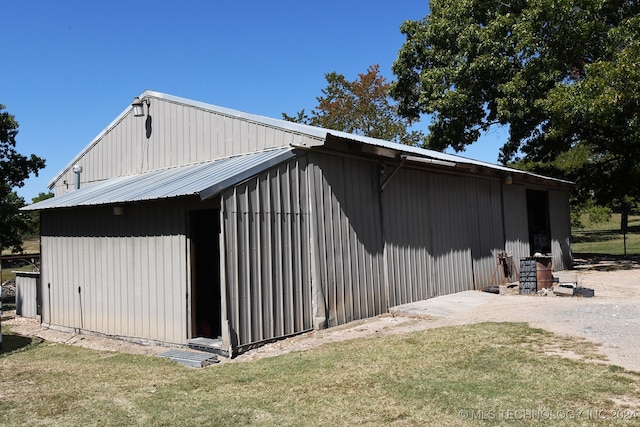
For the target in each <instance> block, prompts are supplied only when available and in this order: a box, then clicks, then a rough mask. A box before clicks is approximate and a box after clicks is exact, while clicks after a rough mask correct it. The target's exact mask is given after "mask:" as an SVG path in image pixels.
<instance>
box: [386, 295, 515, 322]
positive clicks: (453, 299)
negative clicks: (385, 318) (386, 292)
mask: <svg viewBox="0 0 640 427" xmlns="http://www.w3.org/2000/svg"><path fill="white" fill-rule="evenodd" d="M499 298H501V296H500V295H496V294H492V293H489V292H482V291H464V292H459V293H457V294H451V295H443V296H439V297H434V298H429V299H426V300H423V301H418V302H412V303H410V304H403V305H398V306H395V307H391V308H390V309H389V311H390V312H391V313H395V314H402V315H405V316H433V317H451V316H453V315H455V314H456V313H458V312H462V311H473V310H475V309H476V308H478V307H481V306H483V305H486V304H491V303H492V302H494V301H496V300H497V299H499ZM502 298H504V296H502Z"/></svg>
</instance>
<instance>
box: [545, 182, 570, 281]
mask: <svg viewBox="0 0 640 427" xmlns="http://www.w3.org/2000/svg"><path fill="white" fill-rule="evenodd" d="M570 217H571V216H570V213H569V194H568V191H566V190H565V191H561V190H549V222H550V226H551V255H552V257H553V259H552V262H553V269H554V270H555V271H558V270H565V269H569V268H572V267H573V256H572V253H571V221H570Z"/></svg>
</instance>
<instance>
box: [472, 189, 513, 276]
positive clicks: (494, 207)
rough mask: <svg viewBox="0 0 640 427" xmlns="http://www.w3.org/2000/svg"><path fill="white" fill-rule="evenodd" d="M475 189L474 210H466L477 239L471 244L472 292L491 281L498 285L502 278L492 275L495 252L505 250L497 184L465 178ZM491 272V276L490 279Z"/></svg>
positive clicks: (496, 253)
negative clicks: (473, 289) (474, 224)
mask: <svg viewBox="0 0 640 427" xmlns="http://www.w3.org/2000/svg"><path fill="white" fill-rule="evenodd" d="M467 179H468V180H469V184H470V186H471V187H472V188H474V190H475V194H474V196H473V197H474V199H473V200H471V202H472V203H473V202H475V203H476V207H475V209H471V210H470V211H468V214H467V215H468V219H469V220H470V221H471V222H472V223H473V222H475V223H476V227H477V237H476V239H475V240H474V241H473V242H472V247H471V253H472V255H473V276H474V282H475V287H476V289H480V288H484V287H487V286H489V284H490V283H491V280H492V278H493V279H494V282H493V283H494V284H499V283H500V280H501V278H502V276H501V275H499V274H498V273H497V272H496V268H495V267H496V264H497V257H498V253H500V252H503V251H505V247H504V242H505V239H504V229H503V226H502V196H501V188H500V187H501V186H502V185H503V184H502V183H501V182H499V181H497V180H488V179H473V178H467ZM494 273H495V277H494Z"/></svg>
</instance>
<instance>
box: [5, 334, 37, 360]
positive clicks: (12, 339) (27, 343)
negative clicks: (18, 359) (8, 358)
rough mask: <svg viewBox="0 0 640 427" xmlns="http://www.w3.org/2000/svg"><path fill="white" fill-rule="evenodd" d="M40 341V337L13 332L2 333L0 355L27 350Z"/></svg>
mask: <svg viewBox="0 0 640 427" xmlns="http://www.w3.org/2000/svg"><path fill="white" fill-rule="evenodd" d="M41 342H42V340H41V339H40V338H34V337H23V336H22V335H15V334H6V335H5V334H2V349H0V356H4V355H6V354H9V353H14V352H17V351H23V350H27V349H29V348H31V347H34V346H36V345H38V344H40V343H41Z"/></svg>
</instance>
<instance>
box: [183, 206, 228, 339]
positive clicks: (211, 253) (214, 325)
mask: <svg viewBox="0 0 640 427" xmlns="http://www.w3.org/2000/svg"><path fill="white" fill-rule="evenodd" d="M219 224H220V211H219V210H217V209H205V210H198V211H192V212H190V214H189V238H190V242H191V291H192V297H191V313H192V314H191V316H192V317H191V320H192V325H193V327H192V334H193V336H194V337H205V338H218V337H219V336H220V335H221V332H222V322H221V313H220V246H219V240H218V235H219V233H220V226H219Z"/></svg>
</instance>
